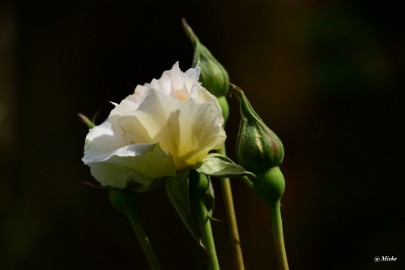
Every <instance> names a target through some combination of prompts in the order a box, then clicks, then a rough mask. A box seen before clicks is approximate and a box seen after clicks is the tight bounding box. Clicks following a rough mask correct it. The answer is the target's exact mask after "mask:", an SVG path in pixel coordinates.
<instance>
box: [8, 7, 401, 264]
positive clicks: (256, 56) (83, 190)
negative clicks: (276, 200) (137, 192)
mask: <svg viewBox="0 0 405 270" xmlns="http://www.w3.org/2000/svg"><path fill="white" fill-rule="evenodd" d="M399 2H400V1H398V3H397V2H394V1H383V2H381V1H300V0H290V1H281V0H272V1H258V0H255V1H241V0H239V1H192V0H188V1H186V0H184V1H180V0H177V1H142V2H141V1H135V0H133V1H123V0H122V1H112V0H109V1H107V0H98V1H96V0H87V1H85V0H71V1H67V0H58V1H57V0H54V1H44V0H37V1H28V0H26V1H22V0H20V1H2V2H0V269H5V270H23V269H38V270H47V269H52V270H54V269H61V270H64V269H123V270H124V269H147V264H146V261H145V259H144V256H143V254H142V251H141V249H140V247H139V245H138V243H137V242H136V239H135V237H134V235H133V232H132V231H131V228H130V226H129V223H128V221H127V220H126V219H125V217H124V216H123V215H122V214H120V213H118V212H116V211H114V210H113V209H112V207H111V206H110V204H109V201H108V198H107V194H106V193H105V192H104V191H102V190H97V189H92V188H89V187H87V186H85V185H84V184H83V182H86V181H92V178H91V175H90V172H89V169H88V168H87V167H85V166H84V165H83V164H82V162H81V157H82V154H83V152H82V151H83V142H84V137H85V135H86V133H87V128H86V126H85V125H84V124H83V123H81V122H80V120H79V119H78V117H77V113H78V112H82V113H84V114H86V115H89V116H92V115H93V114H95V113H96V112H100V113H99V117H98V120H99V122H101V121H102V120H104V118H105V117H106V116H107V115H108V113H109V111H110V110H111V108H112V105H111V104H110V103H109V101H114V102H119V101H120V100H121V99H123V98H124V97H126V96H127V95H128V94H130V93H131V92H132V91H133V89H134V88H135V86H136V85H137V84H143V83H145V82H150V81H151V79H152V78H158V77H159V76H160V75H161V73H162V72H163V71H164V70H167V69H170V68H171V66H172V65H173V64H174V63H175V62H176V61H180V66H181V67H182V68H183V70H185V69H187V68H188V67H189V66H190V65H191V58H192V48H191V45H190V43H189V41H188V40H187V38H186V36H185V34H184V33H183V30H182V27H181V18H182V17H185V18H186V19H187V20H188V22H189V23H190V24H191V26H192V27H193V28H194V30H195V31H196V33H197V34H198V35H199V37H200V39H201V40H202V41H203V42H204V43H205V44H206V45H207V46H208V47H209V48H210V50H211V51H212V52H213V53H214V55H216V56H217V58H218V59H219V60H220V61H221V62H222V63H223V65H224V66H225V67H226V68H227V70H228V72H229V74H230V76H231V81H232V82H233V83H235V84H237V85H239V86H241V87H242V88H244V90H245V92H246V93H247V95H248V97H249V99H250V100H251V102H252V104H253V106H254V107H255V108H256V110H257V112H258V113H259V114H260V115H261V116H262V118H263V119H264V120H265V121H266V123H267V124H268V125H269V126H270V127H271V128H272V129H273V130H274V131H275V132H276V133H277V134H278V135H279V136H280V137H281V138H282V140H283V143H284V145H285V148H286V156H285V160H284V163H283V166H282V170H283V172H284V174H285V176H286V181H287V189H286V193H285V196H284V198H283V207H282V213H283V219H284V224H285V225H284V230H285V238H286V246H287V251H288V257H289V262H290V268H291V269H331V270H334V269H405V264H404V261H405V211H404V191H405V188H404V187H405V185H404V180H405V177H404V172H403V167H404V161H405V159H404V150H405V149H404V139H405V136H404V135H405V134H404V124H405V122H404V117H403V116H404V115H405V114H404V108H405V106H404V101H405V98H404V78H405V76H404V75H405V74H404V71H405V69H404V63H405V40H404V30H405V29H404V19H403V10H402V9H401V8H400V6H399ZM229 101H230V104H231V110H232V111H231V119H230V122H229V125H228V127H227V129H228V138H229V139H228V149H229V152H230V155H231V156H232V157H234V156H233V154H234V151H233V149H234V142H235V137H236V134H237V126H238V121H239V120H238V107H237V103H236V102H235V100H234V99H230V100H229ZM233 189H234V197H235V203H236V210H237V218H238V221H239V229H240V234H241V241H242V247H243V251H244V257H245V264H246V268H247V269H248V270H260V269H275V259H274V250H273V246H272V242H271V241H272V235H271V231H270V220H269V217H268V213H267V209H266V207H265V205H264V204H263V203H262V202H261V201H260V200H259V199H257V198H256V196H255V194H254V193H253V192H252V191H251V190H249V189H248V188H247V187H245V186H244V185H243V184H242V183H240V182H239V181H238V180H235V181H234V184H233ZM216 190H217V209H216V212H215V217H216V218H218V219H225V217H224V213H223V207H222V202H221V194H220V192H219V186H217V183H216ZM141 203H142V210H141V215H142V217H143V222H144V225H145V227H146V230H147V232H148V234H149V236H150V239H151V241H152V244H153V245H154V246H155V249H156V252H157V255H158V257H159V259H160V260H161V263H162V265H163V269H205V266H204V263H203V262H204V258H203V255H202V253H201V251H200V250H199V249H198V246H197V245H196V243H194V242H193V240H192V239H191V237H190V236H189V235H188V233H187V231H186V230H185V229H184V227H183V225H182V224H181V221H180V219H179V218H178V217H177V216H176V215H175V212H174V210H173V208H172V206H171V205H170V203H169V201H168V199H167V198H166V196H165V193H164V190H163V189H158V190H155V191H152V192H149V193H144V194H142V197H141ZM213 226H214V234H215V238H216V242H217V248H218V254H219V257H220V264H221V265H222V268H223V269H232V259H231V252H230V247H229V244H228V238H227V230H226V224H225V222H223V223H215V224H214V225H213ZM384 255H388V256H391V255H392V256H395V257H397V258H398V259H397V262H391V263H389V262H385V263H384V262H380V263H375V262H374V257H375V256H384ZM198 265H200V266H198Z"/></svg>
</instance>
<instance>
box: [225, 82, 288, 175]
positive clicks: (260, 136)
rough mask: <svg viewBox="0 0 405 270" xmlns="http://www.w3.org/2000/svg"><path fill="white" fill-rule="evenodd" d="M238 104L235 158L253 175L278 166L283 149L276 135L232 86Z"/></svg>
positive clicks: (237, 89) (242, 95)
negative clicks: (238, 124)
mask: <svg viewBox="0 0 405 270" xmlns="http://www.w3.org/2000/svg"><path fill="white" fill-rule="evenodd" d="M232 87H233V88H234V89H233V91H232V93H233V94H234V95H235V96H236V98H237V99H238V101H239V103H240V112H241V121H240V126H239V134H238V139H237V156H238V159H239V162H240V163H241V165H242V166H243V167H244V168H245V169H246V170H248V171H251V172H253V173H255V174H258V173H262V172H265V171H267V170H269V169H270V168H273V167H276V166H280V165H281V162H282V161H283V157H284V147H283V144H282V143H281V140H280V139H279V138H278V137H277V135H276V134H275V133H274V132H273V131H271V130H270V128H269V127H268V126H267V125H266V124H265V123H264V122H263V120H262V119H261V118H260V117H259V115H258V114H257V113H256V112H255V111H254V109H253V107H252V105H251V104H250V102H249V100H248V99H247V98H246V96H245V94H244V92H243V91H242V89H240V88H239V87H237V86H235V85H232Z"/></svg>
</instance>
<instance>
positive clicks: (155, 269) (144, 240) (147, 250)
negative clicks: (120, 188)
mask: <svg viewBox="0 0 405 270" xmlns="http://www.w3.org/2000/svg"><path fill="white" fill-rule="evenodd" d="M126 215H127V217H128V219H129V221H130V222H131V225H132V229H133V230H134V232H135V235H136V237H137V238H138V241H139V244H140V245H141V247H142V250H143V252H144V254H145V256H146V259H147V260H148V263H149V266H150V268H151V269H152V270H160V269H161V268H160V265H159V262H158V260H157V258H156V255H155V253H154V252H153V249H152V246H151V244H150V242H149V238H148V237H147V236H146V233H145V231H144V229H143V226H142V223H141V221H140V219H139V217H138V213H137V211H136V210H135V211H131V212H129V213H126Z"/></svg>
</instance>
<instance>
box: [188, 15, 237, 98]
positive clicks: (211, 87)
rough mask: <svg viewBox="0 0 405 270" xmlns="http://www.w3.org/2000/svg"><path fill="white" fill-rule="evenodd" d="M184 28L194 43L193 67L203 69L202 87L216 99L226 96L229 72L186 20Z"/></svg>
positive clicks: (201, 76)
mask: <svg viewBox="0 0 405 270" xmlns="http://www.w3.org/2000/svg"><path fill="white" fill-rule="evenodd" d="M183 27H184V31H185V32H186V34H187V36H188V37H189V39H190V40H191V42H192V43H193V47H194V59H193V66H196V65H197V64H198V65H199V66H200V68H201V75H200V82H201V83H202V86H204V87H205V88H206V89H207V90H208V91H209V92H210V93H211V94H213V95H214V96H216V97H220V96H224V95H226V93H228V89H229V76H228V72H226V70H225V68H224V67H223V66H222V65H221V63H219V62H218V60H217V59H215V57H214V56H213V55H212V54H211V52H210V51H209V50H208V49H207V47H205V46H204V45H203V44H202V43H201V42H200V40H199V39H198V37H197V36H196V35H195V34H194V32H193V29H191V27H190V26H189V25H188V24H187V22H186V20H185V19H183Z"/></svg>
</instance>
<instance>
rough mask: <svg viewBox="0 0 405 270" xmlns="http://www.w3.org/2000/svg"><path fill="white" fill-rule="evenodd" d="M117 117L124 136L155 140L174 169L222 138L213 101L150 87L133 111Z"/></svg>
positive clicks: (195, 158) (192, 162) (192, 161)
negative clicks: (195, 100)
mask: <svg viewBox="0 0 405 270" xmlns="http://www.w3.org/2000/svg"><path fill="white" fill-rule="evenodd" d="M117 121H118V124H119V126H120V127H121V129H122V130H123V131H124V134H125V135H126V136H128V137H127V139H131V138H132V139H133V140H134V142H135V143H145V142H148V143H157V142H159V143H160V145H161V147H162V149H164V150H165V151H168V152H170V153H171V154H172V155H173V158H174V161H175V164H176V167H177V169H178V170H181V169H185V168H187V167H190V166H192V165H195V164H196V163H197V162H198V161H201V160H202V159H203V158H204V157H205V156H206V155H207V154H208V152H209V151H210V150H212V149H217V148H219V147H220V146H221V145H222V143H223V142H224V140H225V138H226V136H225V131H224V129H223V127H222V123H223V118H222V115H221V114H219V113H218V111H217V108H216V105H215V103H193V102H183V101H181V100H177V99H175V98H172V97H167V96H165V95H164V94H162V93H161V92H159V91H156V90H153V89H152V90H150V91H149V93H148V95H147V97H146V98H145V100H144V102H143V103H142V104H141V105H140V106H139V108H138V110H137V111H136V112H134V113H133V114H131V115H125V116H121V117H119V118H118V120H117ZM140 134H141V135H140ZM136 140H146V141H136Z"/></svg>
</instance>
